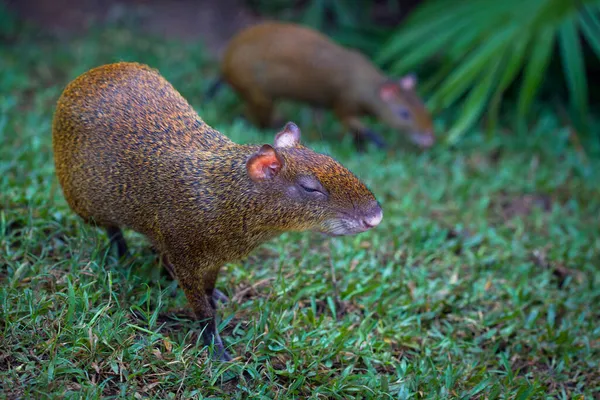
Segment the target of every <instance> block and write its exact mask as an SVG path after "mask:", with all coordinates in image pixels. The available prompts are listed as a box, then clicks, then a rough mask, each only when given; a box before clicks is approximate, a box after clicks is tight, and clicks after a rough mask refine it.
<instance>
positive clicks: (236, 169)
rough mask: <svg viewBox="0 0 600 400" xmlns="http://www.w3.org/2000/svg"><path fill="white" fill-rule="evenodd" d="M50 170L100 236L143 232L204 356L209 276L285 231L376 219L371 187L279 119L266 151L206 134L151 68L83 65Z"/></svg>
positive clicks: (213, 338) (357, 228)
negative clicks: (185, 305)
mask: <svg viewBox="0 0 600 400" xmlns="http://www.w3.org/2000/svg"><path fill="white" fill-rule="evenodd" d="M52 130H53V150H54V157H55V166H56V174H57V176H58V179H59V182H60V184H61V186H62V189H63V192H64V195H65V198H66V200H67V202H68V204H69V205H70V207H71V208H72V209H73V210H74V211H75V212H76V213H77V214H78V215H79V216H81V217H82V218H83V219H84V220H85V221H87V222H89V223H94V224H96V225H98V226H101V227H104V228H106V229H107V231H108V234H109V236H110V238H111V241H112V242H114V243H115V244H116V245H117V247H118V249H119V254H120V255H124V253H126V251H127V247H126V244H125V240H124V238H123V235H122V232H121V228H130V229H133V230H135V231H137V232H140V233H142V234H144V235H146V236H147V237H148V238H149V240H150V241H151V243H152V245H153V247H154V248H155V249H156V250H157V251H158V252H159V253H160V254H161V257H162V259H163V261H164V263H165V266H166V267H167V268H168V269H169V271H170V272H171V273H172V274H173V275H174V277H176V279H177V280H178V282H179V285H180V287H181V288H182V289H183V290H184V292H185V294H186V297H187V299H188V301H189V303H190V305H191V306H192V308H193V310H194V312H195V314H196V316H197V318H198V319H200V320H203V321H205V326H204V330H203V338H204V341H205V343H206V344H211V343H214V345H215V347H214V350H215V352H214V353H213V355H215V356H216V357H217V358H220V359H222V360H228V359H230V356H229V355H228V353H227V352H226V351H225V349H224V347H223V344H222V342H221V340H220V337H219V335H218V332H217V330H216V324H215V304H214V303H215V300H216V298H218V297H220V293H218V292H217V291H216V290H215V282H216V279H217V276H218V272H219V269H220V268H221V266H222V265H223V264H225V263H227V262H230V261H234V260H237V259H240V258H242V257H244V256H246V255H247V254H248V253H249V252H250V251H252V250H253V249H254V248H255V247H256V246H258V245H260V244H261V243H263V242H265V241H266V240H269V239H271V238H273V237H275V236H277V235H279V234H281V233H282V232H286V231H306V230H313V231H319V232H323V233H325V234H328V235H347V234H355V233H359V232H363V231H365V230H368V229H370V228H372V227H374V226H376V225H377V224H379V222H380V221H381V218H382V211H381V207H380V206H379V204H378V202H377V201H376V199H375V197H374V196H373V194H372V193H371V191H370V190H369V189H368V188H367V187H366V186H365V185H364V184H363V183H362V182H361V181H360V180H359V179H357V178H356V176H354V175H353V174H352V173H351V172H350V171H349V170H347V169H346V168H344V167H343V166H342V165H341V164H339V163H338V162H336V161H335V160H333V159H332V158H331V157H329V156H326V155H322V154H318V153H315V152H313V151H312V150H310V149H308V148H306V147H304V146H303V145H301V144H300V130H299V129H298V127H297V126H296V125H295V124H293V123H288V124H286V126H285V127H284V129H283V130H282V131H281V132H279V133H278V134H277V135H276V137H275V140H274V146H271V145H268V144H264V145H262V146H261V145H239V144H236V143H234V142H232V141H231V140H229V139H228V138H227V137H226V136H224V135H222V134H221V133H220V132H218V131H216V130H214V129H212V128H211V127H209V126H208V125H207V124H205V123H204V121H203V120H202V119H201V118H200V117H199V116H198V114H197V113H196V112H195V111H194V109H193V108H192V107H191V106H190V105H189V104H188V103H187V101H186V100H185V99H184V98H183V97H182V96H181V95H180V94H179V93H178V92H177V91H176V90H175V88H173V86H171V84H169V83H168V82H167V81H166V80H165V79H164V78H163V77H162V76H161V75H160V74H159V73H158V72H157V71H156V70H154V69H151V68H150V67H148V66H146V65H142V64H137V63H116V64H109V65H104V66H101V67H97V68H94V69H92V70H90V71H88V72H86V73H84V74H83V75H81V76H79V77H78V78H76V79H75V80H74V81H72V82H71V83H70V84H69V85H68V86H67V87H66V88H65V90H64V92H63V93H62V95H61V97H60V98H59V100H58V103H57V107H56V112H55V116H54V120H53V127H52Z"/></svg>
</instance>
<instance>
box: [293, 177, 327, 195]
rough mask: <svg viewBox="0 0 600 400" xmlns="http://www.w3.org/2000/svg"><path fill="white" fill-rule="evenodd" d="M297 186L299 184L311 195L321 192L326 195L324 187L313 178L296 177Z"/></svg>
mask: <svg viewBox="0 0 600 400" xmlns="http://www.w3.org/2000/svg"><path fill="white" fill-rule="evenodd" d="M298 186H300V187H301V188H302V190H304V191H305V192H306V193H310V194H312V195H315V194H321V195H323V196H326V194H325V189H323V188H322V186H321V183H320V182H319V181H317V180H315V179H310V178H306V177H301V178H300V179H298Z"/></svg>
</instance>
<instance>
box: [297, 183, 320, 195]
mask: <svg viewBox="0 0 600 400" xmlns="http://www.w3.org/2000/svg"><path fill="white" fill-rule="evenodd" d="M300 187H301V188H302V189H304V190H305V191H307V192H308V193H314V192H319V193H321V191H320V190H319V189H315V188H311V187H309V186H305V185H303V184H300Z"/></svg>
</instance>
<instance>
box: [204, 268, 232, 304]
mask: <svg viewBox="0 0 600 400" xmlns="http://www.w3.org/2000/svg"><path fill="white" fill-rule="evenodd" d="M217 277H218V271H215V273H213V274H208V275H207V276H206V277H205V280H204V291H205V292H206V295H207V296H208V299H209V301H210V305H211V306H212V308H214V309H215V310H216V309H217V303H218V302H219V301H220V302H221V303H227V302H229V297H227V296H226V295H225V294H224V293H223V292H221V291H220V290H219V289H217V288H215V284H216V282H217Z"/></svg>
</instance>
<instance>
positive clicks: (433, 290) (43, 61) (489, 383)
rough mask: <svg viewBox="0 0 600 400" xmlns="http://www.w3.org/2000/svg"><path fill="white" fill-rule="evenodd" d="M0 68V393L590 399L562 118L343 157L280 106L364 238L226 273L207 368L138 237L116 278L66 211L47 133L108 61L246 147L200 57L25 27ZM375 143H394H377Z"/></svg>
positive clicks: (298, 247)
mask: <svg viewBox="0 0 600 400" xmlns="http://www.w3.org/2000/svg"><path fill="white" fill-rule="evenodd" d="M0 57H1V59H2V63H3V67H2V74H0V143H2V144H1V147H0V207H1V208H0V285H1V286H0V304H1V307H0V314H1V318H0V398H16V397H22V398H45V397H73V398H81V397H86V398H87V397H89V398H99V397H104V396H115V397H118V396H123V397H127V398H148V397H149V398H202V397H213V398H280V399H283V398H340V399H348V398H376V399H385V398H393V399H407V398H466V399H470V398H489V399H493V398H510V399H526V398H560V399H571V398H598V396H600V391H599V389H598V382H600V372H599V371H600V365H599V362H600V325H599V324H598V320H600V307H599V306H598V304H599V303H600V289H599V288H600V274H599V272H598V262H599V258H598V255H599V254H600V176H599V175H600V155H599V154H600V152H599V151H598V149H597V147H594V144H593V143H590V144H589V145H586V147H587V149H588V150H589V151H588V154H587V156H586V157H585V158H583V156H582V155H581V154H580V153H578V152H576V151H573V150H572V149H571V147H570V145H569V141H568V137H567V132H566V131H565V130H563V129H560V128H559V125H558V122H557V117H556V116H554V115H552V114H542V115H541V117H540V121H539V123H538V124H537V125H536V126H535V127H533V128H532V129H531V132H530V135H528V136H527V137H526V138H517V137H514V136H511V135H506V134H502V133H498V134H497V135H496V137H494V138H493V139H492V140H491V141H484V140H483V139H482V136H481V135H480V134H478V133H477V132H471V133H470V134H469V135H468V136H467V137H465V139H464V140H463V141H462V142H461V143H460V144H459V145H458V146H457V147H455V148H447V147H445V146H444V145H441V146H438V147H437V148H435V149H434V150H432V151H430V152H426V153H418V152H415V151H413V150H411V149H409V148H405V147H398V149H397V150H395V151H391V152H390V153H389V154H378V153H376V152H374V151H371V152H369V153H367V154H364V155H357V154H355V152H354V151H353V148H352V146H351V144H350V141H349V138H346V139H344V141H342V142H341V143H339V142H338V138H339V133H338V132H339V129H340V127H339V125H338V124H337V123H336V122H335V121H334V120H333V118H332V117H331V115H329V114H326V118H325V119H324V122H323V123H322V124H321V125H319V124H316V123H314V122H313V120H312V114H311V113H310V112H307V111H306V109H304V108H301V107H290V108H289V109H290V110H291V112H292V113H293V117H289V118H288V119H292V120H294V121H296V122H297V123H298V124H299V125H300V127H301V128H302V129H303V134H304V137H305V139H306V142H307V143H308V144H309V145H311V146H313V147H315V148H316V149H318V150H320V151H325V152H328V153H330V154H332V155H334V156H335V157H337V158H338V159H339V160H340V161H342V162H343V163H344V164H346V165H347V166H349V167H350V168H351V169H352V170H354V171H355V172H357V174H358V175H359V176H361V178H363V179H364V180H365V181H366V182H367V183H368V184H369V185H370V187H371V188H372V190H373V191H374V193H375V194H376V196H377V197H378V198H379V199H380V201H381V203H382V206H383V208H384V221H383V223H382V224H381V226H379V227H378V228H377V229H375V230H373V231H371V232H368V233H364V234H361V235H358V236H355V237H345V238H335V239H326V240H323V239H322V238H321V237H320V236H318V235H316V234H308V233H307V234H285V235H283V236H281V237H280V238H278V239H276V240H273V241H271V242H269V243H267V244H266V245H264V246H263V247H261V248H259V249H258V250H257V251H255V252H254V253H253V254H252V255H251V256H250V257H249V258H248V259H247V260H243V261H241V262H239V263H234V264H230V265H227V266H226V267H225V268H223V270H222V273H221V276H220V279H219V281H218V287H219V288H221V289H222V290H223V291H224V292H225V293H227V294H229V296H230V298H232V301H231V302H230V303H229V304H228V305H225V306H223V307H221V309H220V315H221V317H222V319H221V329H222V330H223V331H224V332H223V337H224V340H225V341H226V344H227V345H228V346H229V348H230V350H231V352H232V353H233V354H234V355H235V356H237V359H236V360H235V361H234V362H232V363H230V364H218V363H213V362H211V361H210V360H207V359H206V351H205V349H204V348H203V345H202V341H201V339H199V336H198V332H197V330H196V328H197V324H196V323H194V321H193V320H192V318H191V317H190V313H189V311H188V310H187V308H186V307H187V305H186V302H185V298H184V296H183V294H182V293H181V292H178V294H177V296H176V297H174V298H172V297H170V296H169V291H170V288H171V285H172V282H170V281H169V280H168V279H166V278H165V277H164V275H162V274H161V272H160V270H159V269H158V268H157V266H158V262H157V260H156V257H155V255H153V254H152V252H151V251H150V249H149V248H148V244H147V243H146V242H145V240H144V239H143V237H141V236H139V235H137V234H135V233H132V232H127V238H128V240H129V244H130V248H131V249H132V251H133V252H134V253H135V257H133V258H132V260H131V261H130V262H128V263H126V264H125V265H123V263H121V264H119V262H117V260H116V259H115V257H114V254H113V253H112V252H109V251H108V250H107V240H106V236H105V234H104V233H103V232H102V231H100V230H97V229H95V228H93V227H90V226H86V225H84V224H83V223H82V222H81V220H80V219H79V218H78V217H77V216H76V215H74V213H73V212H71V211H70V209H69V208H68V206H67V204H66V202H65V200H64V198H63V196H62V193H61V191H60V187H59V186H58V183H57V180H56V177H55V175H54V165H53V159H52V148H51V131H50V126H51V120H52V113H53V110H54V104H55V101H56V99H57V97H58V96H59V95H60V92H61V90H62V88H63V87H64V85H65V84H66V83H67V82H68V81H69V80H71V79H72V78H74V77H75V76H77V75H78V74H80V73H82V72H84V71H85V70H87V69H89V68H91V67H94V66H97V65H100V64H104V63H108V62H112V61H116V60H120V59H124V60H135V61H141V62H147V63H149V64H151V65H152V66H154V67H157V68H159V69H160V70H161V72H162V73H163V74H164V75H165V76H166V77H167V78H168V79H169V80H170V81H171V82H172V83H173V84H174V85H175V87H176V88H178V89H179V90H180V91H181V92H182V94H183V95H184V96H185V97H187V98H188V99H189V100H190V102H191V103H192V104H193V105H194V106H195V107H196V108H197V109H198V110H199V112H200V113H201V115H202V116H203V117H204V118H205V120H206V121H207V122H208V123H210V124H212V125H213V126H215V127H216V128H218V129H220V130H222V131H223V132H224V133H226V134H228V135H229V136H230V137H232V138H233V139H234V140H237V141H240V142H258V141H269V142H270V141H272V135H273V133H274V132H259V131H257V130H255V129H253V128H250V127H248V126H247V125H245V124H244V123H243V122H240V121H236V122H231V121H232V120H233V116H234V115H235V113H236V112H237V111H236V108H237V106H236V105H235V104H236V100H235V96H233V95H232V94H231V92H230V91H228V90H225V91H223V92H222V93H221V94H219V96H218V97H217V98H216V99H215V101H214V102H212V103H210V104H203V103H202V91H203V90H205V89H206V88H207V87H208V85H209V83H210V82H209V80H210V79H209V78H210V77H212V72H211V66H210V63H208V61H207V60H206V58H205V57H204V56H203V55H202V51H201V49H199V48H198V46H197V45H182V44H180V43H165V42H164V41H160V40H157V39H156V38H141V37H136V36H135V35H133V34H131V33H128V32H126V31H122V30H107V31H99V32H95V33H92V34H90V36H89V37H86V38H78V39H76V40H72V41H65V42H59V41H55V40H53V39H48V38H43V37H42V38H40V37H33V36H31V35H29V34H24V35H22V36H21V37H19V38H17V39H14V40H13V41H12V44H10V45H7V46H3V48H2V50H1V53H0ZM384 133H385V134H387V135H388V137H391V136H392V133H391V132H389V131H384Z"/></svg>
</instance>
